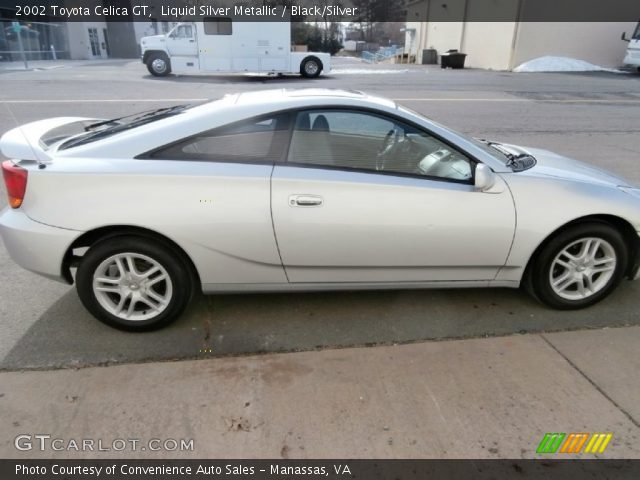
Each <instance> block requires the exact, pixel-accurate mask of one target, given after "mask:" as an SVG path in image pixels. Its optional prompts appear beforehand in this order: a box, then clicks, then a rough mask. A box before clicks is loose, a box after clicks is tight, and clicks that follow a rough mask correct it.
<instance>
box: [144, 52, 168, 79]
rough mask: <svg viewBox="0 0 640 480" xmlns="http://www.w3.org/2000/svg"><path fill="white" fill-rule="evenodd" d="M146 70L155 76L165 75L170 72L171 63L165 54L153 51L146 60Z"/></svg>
mask: <svg viewBox="0 0 640 480" xmlns="http://www.w3.org/2000/svg"><path fill="white" fill-rule="evenodd" d="M147 70H149V73H150V74H151V75H153V76H155V77H166V76H167V75H169V74H170V73H171V63H170V62H169V58H168V57H167V56H166V55H163V54H160V53H154V54H152V55H150V56H149V59H148V60H147Z"/></svg>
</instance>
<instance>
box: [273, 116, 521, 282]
mask: <svg viewBox="0 0 640 480" xmlns="http://www.w3.org/2000/svg"><path fill="white" fill-rule="evenodd" d="M474 165H475V161H474V160H473V159H471V158H469V157H468V156H466V155H465V154H464V153H462V152H460V151H458V150H457V149H455V148H454V147H453V146H451V145H449V144H447V143H445V142H443V141H442V140H439V139H438V138H435V137H434V136H432V135H430V134H429V133H428V132H425V131H423V130H421V129H418V128H416V127H415V126H411V125H407V124H404V123H402V122H399V121H397V120H395V119H392V118H389V117H386V116H385V115H383V114H380V113H375V112H368V111H358V110H345V109H324V110H322V109H320V110H307V111H300V112H298V113H297V118H296V120H295V124H294V128H293V134H292V137H291V145H290V148H289V153H288V158H287V161H286V163H284V164H279V165H276V166H275V168H274V172H273V175H272V214H273V222H274V229H275V232H276V238H277V242H278V246H279V250H280V255H281V258H282V261H283V264H284V266H285V270H286V273H287V277H288V279H289V281H290V282H293V283H299V282H310V283H316V282H322V283H324V282H357V283H375V282H430V281H465V280H477V281H484V280H491V279H493V278H494V277H495V275H496V273H497V271H498V269H499V268H500V267H501V266H503V265H504V263H505V260H506V258H507V254H508V252H509V248H510V246H511V241H512V238H513V234H514V229H515V212H514V206H513V201H512V198H511V195H510V193H509V191H508V189H507V188H506V185H505V184H504V182H503V181H502V179H499V180H498V181H499V182H502V187H504V188H501V186H498V188H496V189H494V191H495V192H499V193H485V192H480V191H477V190H476V189H475V188H474V186H473V172H474Z"/></svg>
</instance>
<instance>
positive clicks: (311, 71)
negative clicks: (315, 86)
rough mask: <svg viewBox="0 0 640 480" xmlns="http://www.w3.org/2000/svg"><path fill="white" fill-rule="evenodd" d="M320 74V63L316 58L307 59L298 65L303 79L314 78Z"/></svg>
mask: <svg viewBox="0 0 640 480" xmlns="http://www.w3.org/2000/svg"><path fill="white" fill-rule="evenodd" d="M320 72H322V62H321V61H320V59H319V58H317V57H307V58H305V59H304V60H303V61H302V64H300V74H301V75H302V76H303V77H305V78H316V77H318V76H319V75H320Z"/></svg>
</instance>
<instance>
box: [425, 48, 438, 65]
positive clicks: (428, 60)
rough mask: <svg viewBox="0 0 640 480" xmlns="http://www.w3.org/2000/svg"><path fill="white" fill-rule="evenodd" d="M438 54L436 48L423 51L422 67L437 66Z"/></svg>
mask: <svg viewBox="0 0 640 480" xmlns="http://www.w3.org/2000/svg"><path fill="white" fill-rule="evenodd" d="M437 64H438V52H437V50H436V49H435V48H427V49H425V50H422V65H437Z"/></svg>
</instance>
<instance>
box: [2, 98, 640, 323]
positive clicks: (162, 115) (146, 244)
mask: <svg viewBox="0 0 640 480" xmlns="http://www.w3.org/2000/svg"><path fill="white" fill-rule="evenodd" d="M0 148H1V150H2V153H3V154H4V156H6V157H7V158H8V159H9V160H6V161H4V163H2V172H3V175H4V180H5V184H6V188H7V193H8V196H9V205H8V207H7V208H6V209H5V210H4V211H3V212H2V216H1V217H0V233H1V234H2V237H3V239H4V243H5V245H6V247H7V249H8V251H9V253H10V254H11V256H12V258H13V259H14V260H15V261H16V262H17V263H18V264H20V265H22V266H23V267H24V268H26V269H28V270H31V271H33V272H36V273H39V274H41V275H44V276H46V277H50V278H53V279H57V280H61V281H63V282H67V283H70V284H71V283H73V282H75V284H76V286H77V291H78V295H79V296H80V299H81V300H82V302H83V304H84V305H85V307H86V308H87V309H88V310H89V311H90V312H91V313H92V314H93V315H94V316H96V317H97V318H98V319H100V320H101V321H103V322H105V323H107V324H109V325H111V326H114V327H117V328H122V329H128V330H150V329H155V328H159V327H162V326H164V325H167V324H168V323H169V322H171V321H172V320H174V319H176V318H177V317H178V316H179V315H180V314H181V312H182V311H183V310H184V308H185V307H186V305H187V303H188V302H189V299H190V298H191V296H192V293H193V292H194V291H195V290H196V289H198V288H200V289H202V291H204V292H205V293H218V292H272V291H283V290H286V291H303V290H305V291H307V290H339V289H340V290H342V289H346V290H353V289H379V288H405V289H406V288H432V287H442V288H450V287H514V288H516V287H519V286H524V287H525V288H526V289H527V290H528V291H529V292H531V293H532V294H533V295H534V296H536V297H537V298H538V299H539V300H540V301H542V302H544V303H545V304H547V305H549V306H551V307H554V308H560V309H575V308H581V307H586V306H589V305H592V304H594V303H595V302H597V301H599V300H601V299H603V298H604V297H605V296H607V295H608V294H609V293H610V292H611V291H612V290H613V289H614V288H615V287H616V286H617V285H618V284H619V283H620V281H621V280H622V279H623V278H624V277H626V278H629V279H632V278H635V277H637V276H638V267H639V253H638V252H639V251H640V249H639V243H640V237H639V232H640V190H639V189H638V187H636V186H634V185H632V184H631V183H629V182H628V181H627V180H624V179H622V178H619V177H617V176H615V175H613V174H611V173H607V172H605V171H602V170H600V169H597V168H595V167H592V166H589V165H585V164H583V163H580V162H577V161H575V160H570V159H568V158H565V157H562V156H560V155H557V154H554V153H551V152H548V151H544V150H537V149H532V148H522V147H516V146H513V145H505V144H501V143H497V142H493V141H488V140H477V139H472V138H468V137H465V136H463V135H461V134H459V133H456V132H453V131H451V130H450V129H448V128H446V127H444V126H442V125H439V124H437V123H435V122H433V121H431V120H428V119H426V118H424V117H422V116H420V115H418V114H416V113H414V112H412V111H410V110H408V109H406V108H404V107H402V106H400V105H398V104H396V103H395V102H393V101H390V100H387V99H383V98H378V97H372V96H369V95H366V94H363V93H360V92H351V91H340V90H313V89H312V90H277V91H264V92H252V93H243V94H237V95H227V96H225V97H224V98H222V99H220V100H216V101H212V102H209V103H205V104H202V105H197V106H185V105H179V106H174V107H170V108H162V109H159V110H154V111H150V112H144V113H141V114H137V115H131V116H128V117H124V118H118V119H113V120H99V119H87V118H78V117H63V118H53V119H48V120H42V121H38V122H34V123H29V124H26V125H22V126H21V127H18V128H15V129H13V130H11V131H9V132H7V133H5V134H4V136H3V137H2V139H1V140H0Z"/></svg>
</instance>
